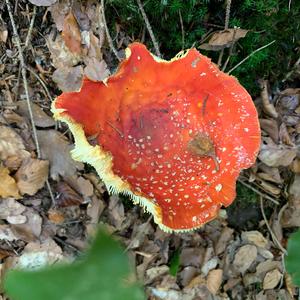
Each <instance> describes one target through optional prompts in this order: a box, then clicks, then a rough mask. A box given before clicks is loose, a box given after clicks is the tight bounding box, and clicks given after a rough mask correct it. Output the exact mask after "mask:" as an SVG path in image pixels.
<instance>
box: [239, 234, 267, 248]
mask: <svg viewBox="0 0 300 300" xmlns="http://www.w3.org/2000/svg"><path fill="white" fill-rule="evenodd" d="M242 240H243V241H245V242H248V243H252V244H254V245H255V246H257V247H261V248H266V247H267V246H268V244H269V242H268V240H267V239H266V238H265V237H264V236H263V235H262V234H261V233H260V232H259V231H257V230H253V231H244V232H242Z"/></svg>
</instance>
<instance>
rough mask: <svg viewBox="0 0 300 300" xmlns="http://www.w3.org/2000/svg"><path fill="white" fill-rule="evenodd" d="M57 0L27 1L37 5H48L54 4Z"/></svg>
mask: <svg viewBox="0 0 300 300" xmlns="http://www.w3.org/2000/svg"><path fill="white" fill-rule="evenodd" d="M56 1H57V0H29V2H30V3H31V4H33V5H37V6H50V5H52V4H54V3H55V2H56Z"/></svg>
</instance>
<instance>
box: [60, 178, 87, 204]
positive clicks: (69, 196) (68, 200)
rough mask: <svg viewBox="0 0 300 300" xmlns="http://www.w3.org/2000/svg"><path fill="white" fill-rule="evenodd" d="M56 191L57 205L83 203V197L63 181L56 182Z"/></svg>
mask: <svg viewBox="0 0 300 300" xmlns="http://www.w3.org/2000/svg"><path fill="white" fill-rule="evenodd" d="M56 191H57V193H58V196H57V197H56V203H57V205H58V206H59V207H68V206H76V205H80V204H82V203H83V198H82V197H81V196H80V195H79V194H78V193H77V192H76V191H75V190H73V189H72V188H71V187H70V186H69V185H68V184H66V183H65V182H63V181H60V182H59V183H58V184H57V188H56Z"/></svg>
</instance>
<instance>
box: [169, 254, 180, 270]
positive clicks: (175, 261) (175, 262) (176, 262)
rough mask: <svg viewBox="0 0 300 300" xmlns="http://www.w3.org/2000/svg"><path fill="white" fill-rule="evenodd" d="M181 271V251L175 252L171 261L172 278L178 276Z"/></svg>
mask: <svg viewBox="0 0 300 300" xmlns="http://www.w3.org/2000/svg"><path fill="white" fill-rule="evenodd" d="M178 269H179V249H177V250H175V252H174V253H173V255H172V257H171V259H170V269H169V273H170V275H172V276H176V275H177V272H178Z"/></svg>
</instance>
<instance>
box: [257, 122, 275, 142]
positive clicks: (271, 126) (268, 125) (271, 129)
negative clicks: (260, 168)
mask: <svg viewBox="0 0 300 300" xmlns="http://www.w3.org/2000/svg"><path fill="white" fill-rule="evenodd" d="M259 124H260V127H261V129H262V130H263V131H265V132H266V133H267V134H268V135H269V136H270V137H271V139H272V140H273V141H274V143H278V141H279V129H278V123H277V122H276V120H274V119H259Z"/></svg>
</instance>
